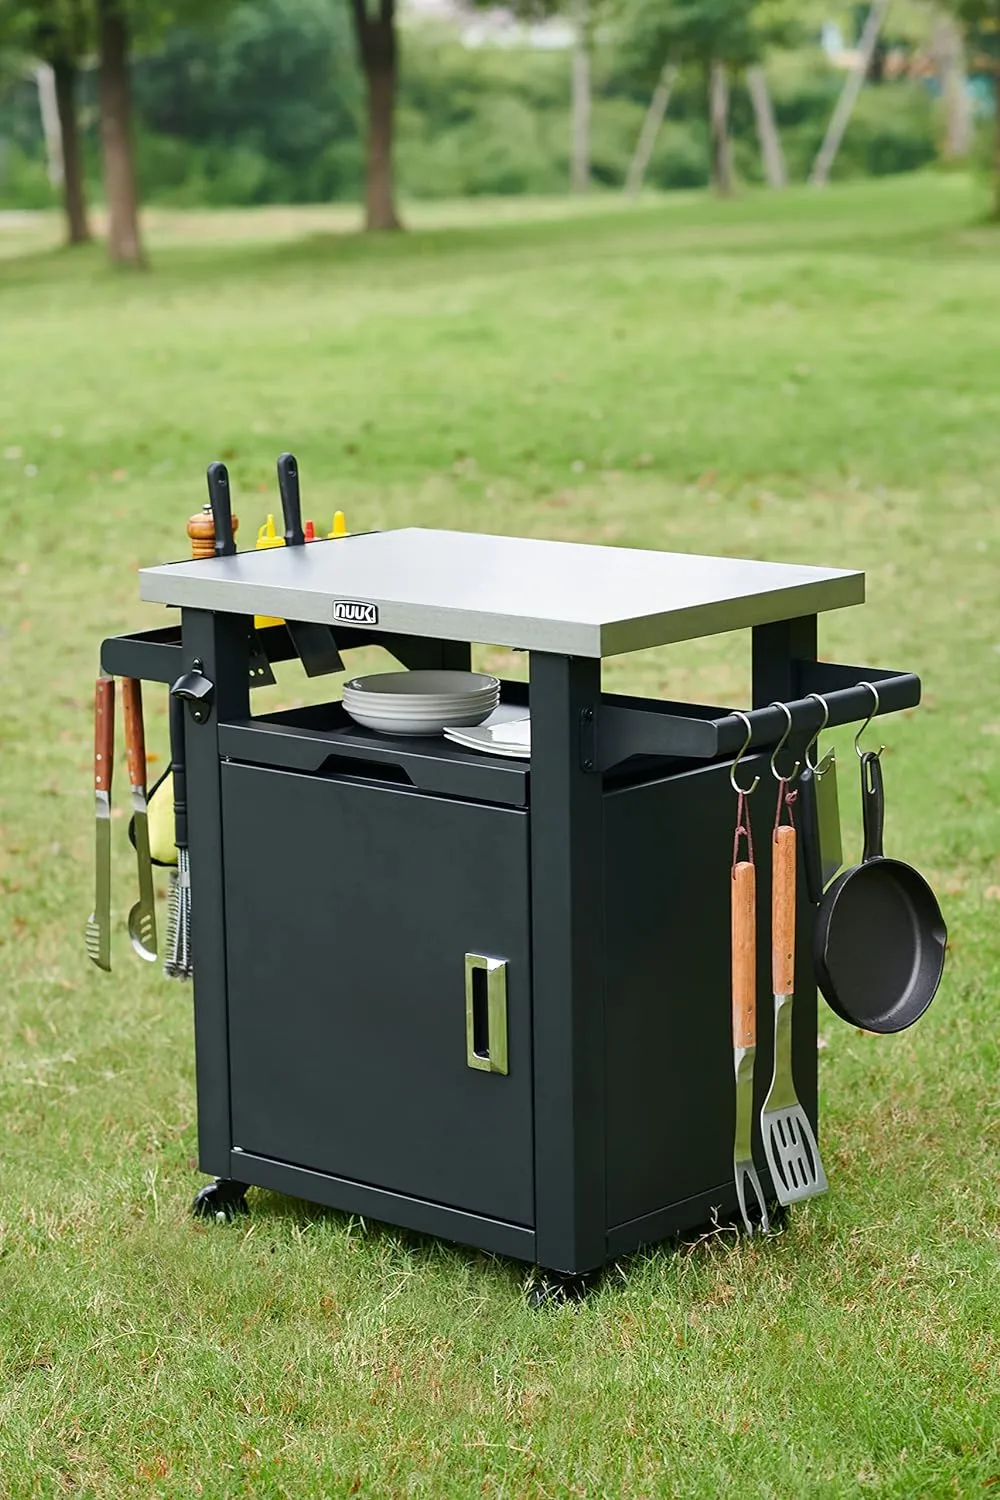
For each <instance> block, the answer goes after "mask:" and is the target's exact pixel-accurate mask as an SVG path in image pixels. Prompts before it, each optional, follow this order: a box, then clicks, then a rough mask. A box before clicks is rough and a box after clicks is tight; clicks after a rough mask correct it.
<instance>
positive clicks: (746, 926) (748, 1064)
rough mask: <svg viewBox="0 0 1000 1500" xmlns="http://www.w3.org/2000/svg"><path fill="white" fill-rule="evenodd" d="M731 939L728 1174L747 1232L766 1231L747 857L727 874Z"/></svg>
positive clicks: (753, 880) (753, 904)
mask: <svg viewBox="0 0 1000 1500" xmlns="http://www.w3.org/2000/svg"><path fill="white" fill-rule="evenodd" d="M730 885H731V898H732V939H733V969H732V975H733V1062H734V1065H735V1070H736V1136H735V1140H734V1143H733V1176H734V1177H735V1179H736V1197H737V1199H738V1200H739V1205H740V1213H741V1215H742V1216H743V1224H744V1226H745V1228H746V1231H747V1234H753V1232H754V1230H755V1229H758V1228H759V1229H761V1230H762V1231H766V1230H767V1227H768V1223H767V1207H766V1205H765V1203H764V1193H763V1191H762V1189H761V1185H760V1178H759V1177H758V1176H757V1168H756V1167H755V1166H754V1163H753V1069H754V1059H755V1058H756V1055H757V871H756V869H755V867H754V864H753V862H752V861H751V860H740V861H739V862H738V863H737V864H735V865H733V873H732V876H731V878H730ZM747 1183H749V1184H750V1186H751V1188H752V1189H753V1192H754V1194H755V1195H756V1198H757V1204H758V1207H759V1212H760V1219H759V1221H758V1223H756V1224H755V1223H754V1221H753V1220H752V1219H751V1217H750V1215H749V1213H748V1211H747V1194H746V1186H747Z"/></svg>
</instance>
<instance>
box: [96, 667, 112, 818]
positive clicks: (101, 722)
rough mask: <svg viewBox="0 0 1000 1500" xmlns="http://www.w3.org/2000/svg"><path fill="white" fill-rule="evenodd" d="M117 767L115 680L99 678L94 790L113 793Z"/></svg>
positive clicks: (97, 686) (97, 687)
mask: <svg viewBox="0 0 1000 1500" xmlns="http://www.w3.org/2000/svg"><path fill="white" fill-rule="evenodd" d="M114 767H115V679H114V678H113V677H98V679H97V683H96V685H95V687H94V789H95V791H98V792H110V791H111V774H112V772H113V771H114Z"/></svg>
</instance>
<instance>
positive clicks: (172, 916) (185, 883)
mask: <svg viewBox="0 0 1000 1500" xmlns="http://www.w3.org/2000/svg"><path fill="white" fill-rule="evenodd" d="M170 779H171V783H172V786H173V801H174V841H175V843H176V846H177V868H176V870H171V872H170V904H169V907H168V920H167V941H166V948H165V954H164V959H163V972H164V974H166V975H167V977H168V979H190V977H191V860H190V855H189V853H188V830H187V770H186V760H185V755H184V702H183V699H181V698H177V697H175V696H174V695H173V694H172V693H171V695H170Z"/></svg>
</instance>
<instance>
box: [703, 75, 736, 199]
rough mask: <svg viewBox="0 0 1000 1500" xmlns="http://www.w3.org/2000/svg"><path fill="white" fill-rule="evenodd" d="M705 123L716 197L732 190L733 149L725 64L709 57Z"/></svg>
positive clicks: (727, 193)
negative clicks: (708, 137)
mask: <svg viewBox="0 0 1000 1500" xmlns="http://www.w3.org/2000/svg"><path fill="white" fill-rule="evenodd" d="M708 122H709V135H710V138H711V143H712V183H713V186H714V187H715V190H716V192H717V193H718V194H719V196H720V198H728V197H729V196H730V194H731V193H732V191H733V150H732V144H731V142H730V139H729V80H728V78H727V77H726V65H725V63H724V62H720V61H719V60H718V58H713V60H712V63H711V65H710V67H709V73H708Z"/></svg>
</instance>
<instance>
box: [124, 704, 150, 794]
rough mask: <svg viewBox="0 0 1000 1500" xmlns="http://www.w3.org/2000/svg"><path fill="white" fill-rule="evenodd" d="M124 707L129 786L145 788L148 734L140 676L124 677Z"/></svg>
mask: <svg viewBox="0 0 1000 1500" xmlns="http://www.w3.org/2000/svg"><path fill="white" fill-rule="evenodd" d="M122 709H123V712H124V715H125V756H126V759H127V760H128V781H129V786H134V787H142V788H143V789H145V786H146V734H145V730H144V728H143V723H142V683H141V682H140V681H139V679H138V677H123V678H122Z"/></svg>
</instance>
